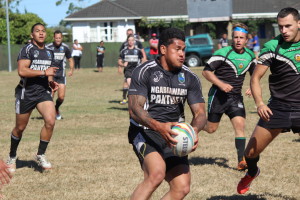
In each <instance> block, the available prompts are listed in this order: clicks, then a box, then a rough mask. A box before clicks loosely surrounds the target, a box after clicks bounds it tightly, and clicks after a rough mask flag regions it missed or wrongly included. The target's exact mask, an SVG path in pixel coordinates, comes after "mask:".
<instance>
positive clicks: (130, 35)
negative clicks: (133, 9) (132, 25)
mask: <svg viewBox="0 0 300 200" xmlns="http://www.w3.org/2000/svg"><path fill="white" fill-rule="evenodd" d="M130 37H133V38H135V37H134V35H133V34H129V35H128V36H127V40H128V39H129V38H130Z"/></svg>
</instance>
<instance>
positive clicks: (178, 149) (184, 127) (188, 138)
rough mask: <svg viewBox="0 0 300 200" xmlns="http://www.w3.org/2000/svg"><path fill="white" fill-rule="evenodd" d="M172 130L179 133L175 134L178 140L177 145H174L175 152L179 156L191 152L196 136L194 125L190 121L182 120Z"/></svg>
mask: <svg viewBox="0 0 300 200" xmlns="http://www.w3.org/2000/svg"><path fill="white" fill-rule="evenodd" d="M172 131H173V132H175V133H177V134H178V135H173V137H174V139H176V140H177V141H178V143H177V144H176V146H174V147H172V150H173V153H174V154H175V155H176V156H179V157H183V156H186V155H188V154H189V153H191V152H192V148H193V146H194V141H195V138H196V134H195V131H194V129H193V127H192V126H191V125H190V124H188V123H185V122H181V123H178V124H176V125H175V126H173V127H172Z"/></svg>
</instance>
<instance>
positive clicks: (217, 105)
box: [207, 87, 246, 122]
mask: <svg viewBox="0 0 300 200" xmlns="http://www.w3.org/2000/svg"><path fill="white" fill-rule="evenodd" d="M207 110H208V117H207V119H208V121H210V122H220V121H221V118H222V115H223V114H224V113H225V114H226V115H227V116H228V117H229V118H230V119H232V118H234V117H236V116H240V117H243V118H246V112H245V105H244V101H243V96H241V95H228V94H226V93H225V92H223V91H220V90H219V89H216V88H215V87H212V88H211V89H210V91H209V93H208V109H207Z"/></svg>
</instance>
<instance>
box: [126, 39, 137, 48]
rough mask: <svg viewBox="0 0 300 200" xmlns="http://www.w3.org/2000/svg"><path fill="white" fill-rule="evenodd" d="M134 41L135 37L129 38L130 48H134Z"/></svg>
mask: <svg viewBox="0 0 300 200" xmlns="http://www.w3.org/2000/svg"><path fill="white" fill-rule="evenodd" d="M134 41H135V39H134V37H130V38H128V40H127V42H128V46H129V47H133V46H134Z"/></svg>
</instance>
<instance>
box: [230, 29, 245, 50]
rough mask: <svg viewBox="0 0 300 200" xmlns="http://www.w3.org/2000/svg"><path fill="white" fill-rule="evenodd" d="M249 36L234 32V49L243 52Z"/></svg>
mask: <svg viewBox="0 0 300 200" xmlns="http://www.w3.org/2000/svg"><path fill="white" fill-rule="evenodd" d="M247 41H248V39H247V34H246V33H243V32H241V31H234V32H233V48H234V49H235V51H237V52H239V51H242V50H243V49H244V47H245V45H246V43H247Z"/></svg>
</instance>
